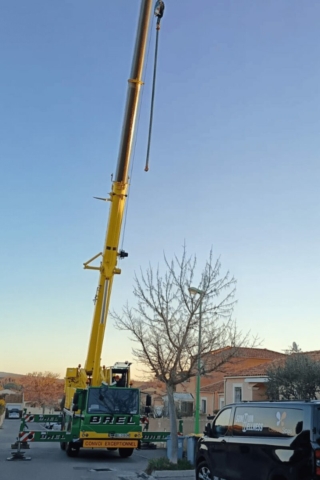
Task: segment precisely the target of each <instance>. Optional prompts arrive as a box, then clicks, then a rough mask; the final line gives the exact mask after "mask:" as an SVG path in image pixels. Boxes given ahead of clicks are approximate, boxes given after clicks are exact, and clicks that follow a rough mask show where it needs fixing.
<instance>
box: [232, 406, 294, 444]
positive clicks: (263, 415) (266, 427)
mask: <svg viewBox="0 0 320 480" xmlns="http://www.w3.org/2000/svg"><path fill="white" fill-rule="evenodd" d="M302 429H303V411H302V410H299V409H297V408H279V407H276V408H275V407H250V406H243V407H237V408H236V411H235V416H234V424H233V435H236V436H239V435H241V436H250V437H252V436H259V437H261V436H263V437H295V436H296V435H297V434H298V433H300V432H301V431H302Z"/></svg>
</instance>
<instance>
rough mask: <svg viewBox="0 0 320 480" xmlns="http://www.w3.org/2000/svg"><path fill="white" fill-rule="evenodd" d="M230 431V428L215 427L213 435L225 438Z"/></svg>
mask: <svg viewBox="0 0 320 480" xmlns="http://www.w3.org/2000/svg"><path fill="white" fill-rule="evenodd" d="M227 431H228V427H225V426H224V425H215V426H214V427H213V428H212V433H213V435H215V436H217V437H223V436H224V435H225V434H226V433H227Z"/></svg>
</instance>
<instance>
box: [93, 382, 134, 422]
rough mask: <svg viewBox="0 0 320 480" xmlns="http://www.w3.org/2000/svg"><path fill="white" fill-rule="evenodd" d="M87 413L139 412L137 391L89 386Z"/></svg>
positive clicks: (131, 413)
mask: <svg viewBox="0 0 320 480" xmlns="http://www.w3.org/2000/svg"><path fill="white" fill-rule="evenodd" d="M88 413H109V414H110V413H111V414H116V413H119V414H120V413H121V414H127V415H137V414H138V413H139V391H138V390H133V389H131V388H128V389H127V388H108V387H101V388H91V389H90V390H89V398H88Z"/></svg>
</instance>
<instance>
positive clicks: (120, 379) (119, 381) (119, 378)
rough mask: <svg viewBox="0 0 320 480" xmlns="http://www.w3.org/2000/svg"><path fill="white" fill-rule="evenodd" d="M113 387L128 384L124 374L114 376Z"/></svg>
mask: <svg viewBox="0 0 320 480" xmlns="http://www.w3.org/2000/svg"><path fill="white" fill-rule="evenodd" d="M111 386H112V387H125V386H126V379H125V376H124V375H118V374H117V375H114V376H113V377H112V383H111Z"/></svg>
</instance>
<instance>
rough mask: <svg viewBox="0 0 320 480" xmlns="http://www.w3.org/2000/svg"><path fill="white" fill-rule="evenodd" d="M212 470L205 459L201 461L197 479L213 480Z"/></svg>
mask: <svg viewBox="0 0 320 480" xmlns="http://www.w3.org/2000/svg"><path fill="white" fill-rule="evenodd" d="M212 479H213V476H212V472H211V471H210V467H209V466H208V464H207V462H205V461H203V462H201V463H199V465H198V466H197V470H196V480H212Z"/></svg>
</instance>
